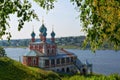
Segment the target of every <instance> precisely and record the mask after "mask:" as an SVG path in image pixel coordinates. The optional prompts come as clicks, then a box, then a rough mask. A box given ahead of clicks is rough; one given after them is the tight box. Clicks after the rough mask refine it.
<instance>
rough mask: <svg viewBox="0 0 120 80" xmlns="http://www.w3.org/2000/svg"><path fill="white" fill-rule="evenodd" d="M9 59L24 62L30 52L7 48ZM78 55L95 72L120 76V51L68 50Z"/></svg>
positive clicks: (26, 49) (23, 49)
mask: <svg viewBox="0 0 120 80" xmlns="http://www.w3.org/2000/svg"><path fill="white" fill-rule="evenodd" d="M5 50H6V54H7V56H8V57H10V58H12V59H14V60H17V61H22V56H23V55H24V54H25V53H26V52H28V48H5ZM67 50H68V51H71V52H73V53H75V54H76V55H77V57H78V58H79V59H80V60H81V61H82V62H83V63H85V62H86V60H87V61H88V62H89V63H92V64H93V72H95V73H99V74H105V75H108V74H112V73H119V74H120V51H117V52H116V51H113V50H97V51H96V53H92V52H91V51H90V50H78V49H67Z"/></svg>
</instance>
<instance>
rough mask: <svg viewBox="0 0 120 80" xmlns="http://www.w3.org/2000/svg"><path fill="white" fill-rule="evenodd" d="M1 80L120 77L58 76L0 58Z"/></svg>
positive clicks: (103, 79)
mask: <svg viewBox="0 0 120 80" xmlns="http://www.w3.org/2000/svg"><path fill="white" fill-rule="evenodd" d="M0 80H120V75H119V74H111V75H108V76H105V75H101V74H93V75H86V76H83V75H80V74H75V75H70V74H60V73H59V74H58V73H55V72H52V71H45V70H42V69H40V68H35V67H28V66H25V65H23V64H21V63H19V62H17V61H15V60H12V59H10V58H8V57H0Z"/></svg>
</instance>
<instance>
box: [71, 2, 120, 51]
mask: <svg viewBox="0 0 120 80" xmlns="http://www.w3.org/2000/svg"><path fill="white" fill-rule="evenodd" d="M71 2H73V3H76V5H77V8H78V10H79V12H80V20H81V21H82V23H83V31H85V32H86V33H87V38H86V40H85V41H84V46H86V44H87V43H90V45H91V49H92V50H93V51H95V50H96V49H98V48H99V47H100V46H103V44H104V43H106V42H107V43H109V45H113V48H114V49H116V50H117V49H118V47H119V46H120V35H119V34H120V23H119V22H120V0H71Z"/></svg>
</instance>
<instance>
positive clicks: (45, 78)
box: [0, 57, 60, 80]
mask: <svg viewBox="0 0 120 80" xmlns="http://www.w3.org/2000/svg"><path fill="white" fill-rule="evenodd" d="M0 80H60V77H59V75H58V74H56V73H54V72H52V71H44V70H41V69H38V68H33V67H28V66H24V65H22V64H21V63H19V62H17V61H14V60H12V59H10V58H7V57H6V58H2V57H0Z"/></svg>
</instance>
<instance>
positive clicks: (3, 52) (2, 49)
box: [0, 47, 6, 57]
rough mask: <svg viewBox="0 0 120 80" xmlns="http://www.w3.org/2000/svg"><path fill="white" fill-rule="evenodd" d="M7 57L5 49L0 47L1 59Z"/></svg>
mask: <svg viewBox="0 0 120 80" xmlns="http://www.w3.org/2000/svg"><path fill="white" fill-rule="evenodd" d="M1 56H2V57H3V56H6V54H5V49H4V48H3V47H0V57H1Z"/></svg>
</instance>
